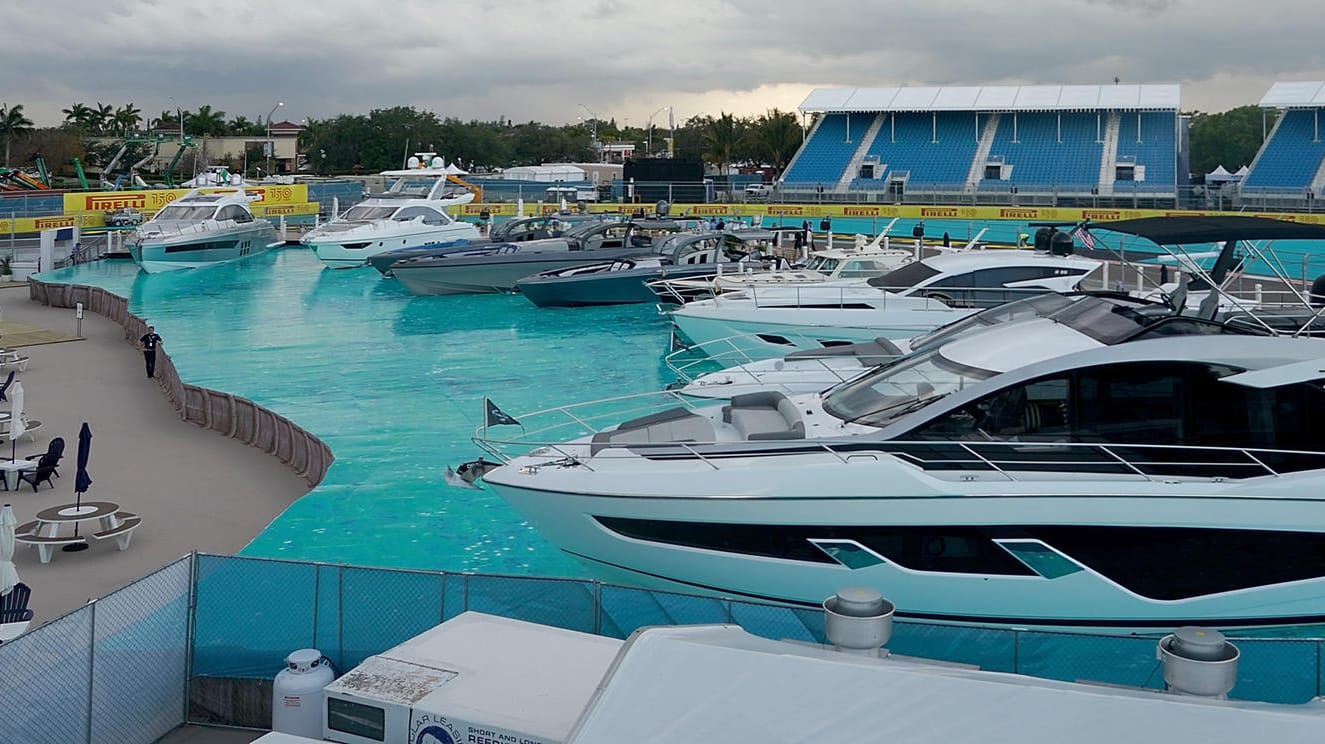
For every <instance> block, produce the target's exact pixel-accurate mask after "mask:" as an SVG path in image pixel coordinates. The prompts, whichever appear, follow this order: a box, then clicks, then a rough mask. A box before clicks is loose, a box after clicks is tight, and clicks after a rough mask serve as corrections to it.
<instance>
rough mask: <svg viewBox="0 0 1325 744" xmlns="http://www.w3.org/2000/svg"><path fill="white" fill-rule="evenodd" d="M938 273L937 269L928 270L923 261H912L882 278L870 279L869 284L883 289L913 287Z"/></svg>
mask: <svg viewBox="0 0 1325 744" xmlns="http://www.w3.org/2000/svg"><path fill="white" fill-rule="evenodd" d="M939 273H940V272H939V270H938V269H933V268H930V267H929V266H928V265H927V264H925V263H924V262H923V261H913V262H911V263H909V264H906V265H904V266H902V267H901V268H899V269H894V270H892V271H889V272H888V273H887V274H884V275H883V276H876V277H874V278H873V279H870V280H869V284H870V286H874V287H880V288H883V289H896V288H906V287H914V286H915V285H917V284H919V283H921V282H923V281H925V280H926V279H928V278H930V277H932V276H938V275H939Z"/></svg>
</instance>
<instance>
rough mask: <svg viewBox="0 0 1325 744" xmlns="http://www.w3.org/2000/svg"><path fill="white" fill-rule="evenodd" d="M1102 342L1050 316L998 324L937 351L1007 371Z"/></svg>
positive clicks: (960, 360) (969, 363)
mask: <svg viewBox="0 0 1325 744" xmlns="http://www.w3.org/2000/svg"><path fill="white" fill-rule="evenodd" d="M1103 345H1104V344H1102V343H1100V342H1099V341H1096V340H1095V339H1093V338H1091V337H1090V336H1087V335H1086V334H1084V333H1081V332H1080V331H1077V330H1074V329H1072V328H1068V327H1067V326H1065V325H1063V324H1062V323H1058V322H1055V321H1054V320H1052V319H1051V318H1027V319H1026V320H1020V321H1012V322H1007V323H999V324H998V325H996V326H993V327H991V328H989V329H986V330H984V331H982V332H981V333H977V334H972V335H970V336H966V337H963V338H957V339H954V340H952V341H949V342H948V343H946V344H944V345H943V346H942V347H941V348H940V349H939V354H940V355H941V356H942V357H943V358H945V359H949V360H951V361H954V362H956V363H957V364H962V365H966V366H968V367H975V368H977V369H987V370H991V371H993V372H1006V371H1007V370H1010V369H1016V368H1017V367H1021V366H1024V365H1026V364H1028V363H1030V362H1032V361H1035V360H1038V359H1044V358H1046V357H1053V356H1059V355H1062V354H1071V353H1073V352H1076V351H1085V350H1087V349H1098V348H1099V347H1101V346H1103Z"/></svg>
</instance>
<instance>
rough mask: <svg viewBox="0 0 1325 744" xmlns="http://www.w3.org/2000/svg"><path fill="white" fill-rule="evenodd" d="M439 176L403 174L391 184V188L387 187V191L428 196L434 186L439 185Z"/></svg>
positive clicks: (389, 192)
mask: <svg viewBox="0 0 1325 744" xmlns="http://www.w3.org/2000/svg"><path fill="white" fill-rule="evenodd" d="M438 178H440V176H422V177H420V176H414V177H411V176H402V177H401V178H400V179H399V180H397V181H396V182H395V183H393V184H391V188H389V189H387V190H386V192H387V193H388V194H403V195H411V196H419V197H426V196H428V194H431V193H432V188H433V186H436V185H437V179H438Z"/></svg>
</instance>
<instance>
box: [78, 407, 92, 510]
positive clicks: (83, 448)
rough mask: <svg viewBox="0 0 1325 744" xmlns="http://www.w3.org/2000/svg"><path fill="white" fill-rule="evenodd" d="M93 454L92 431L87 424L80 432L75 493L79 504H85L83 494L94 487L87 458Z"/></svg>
mask: <svg viewBox="0 0 1325 744" xmlns="http://www.w3.org/2000/svg"><path fill="white" fill-rule="evenodd" d="M91 454H92V429H90V428H88V425H87V422H86V421H84V422H83V428H82V429H80V430H79V432H78V473H77V474H76V475H74V492H75V493H77V494H78V503H79V504H80V505H81V504H82V503H83V492H84V491H86V490H87V489H88V487H89V486H91V485H92V476H90V475H88V474H87V458H88V457H89V456H90V455H91Z"/></svg>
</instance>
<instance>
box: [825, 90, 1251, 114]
mask: <svg viewBox="0 0 1325 744" xmlns="http://www.w3.org/2000/svg"><path fill="white" fill-rule="evenodd" d="M1181 102H1182V92H1181V88H1180V87H1179V86H1177V85H1168V84H1164V85H997V86H969V85H958V86H945V87H930V86H917V87H914V88H898V87H888V88H815V89H814V90H812V91H810V94H809V95H808V96H806V97H805V100H804V101H802V102H801V105H800V106H799V109H800V110H801V111H829V112H841V113H856V112H861V113H876V112H879V111H1094V110H1097V109H1104V110H1109V109H1113V110H1144V111H1169V110H1172V111H1177V110H1178V109H1179V108H1180V107H1181ZM1261 105H1262V106H1264V105H1266V104H1265V103H1264V102H1262V104H1261Z"/></svg>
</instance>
